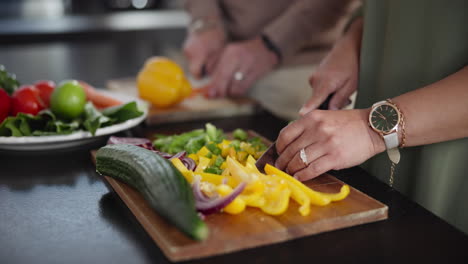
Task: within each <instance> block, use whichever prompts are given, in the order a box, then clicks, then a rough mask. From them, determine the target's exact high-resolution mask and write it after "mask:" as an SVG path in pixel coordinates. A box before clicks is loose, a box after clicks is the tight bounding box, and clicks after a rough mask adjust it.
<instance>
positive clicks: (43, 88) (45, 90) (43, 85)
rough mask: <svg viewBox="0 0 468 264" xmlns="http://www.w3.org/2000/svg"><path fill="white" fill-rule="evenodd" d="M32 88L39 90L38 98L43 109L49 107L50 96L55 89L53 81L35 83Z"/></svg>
mask: <svg viewBox="0 0 468 264" xmlns="http://www.w3.org/2000/svg"><path fill="white" fill-rule="evenodd" d="M34 86H35V87H36V88H37V90H39V96H40V97H41V100H42V102H43V103H44V105H45V107H49V106H50V95H51V94H52V92H53V91H54V89H55V82H54V81H37V82H36V83H35V84H34Z"/></svg>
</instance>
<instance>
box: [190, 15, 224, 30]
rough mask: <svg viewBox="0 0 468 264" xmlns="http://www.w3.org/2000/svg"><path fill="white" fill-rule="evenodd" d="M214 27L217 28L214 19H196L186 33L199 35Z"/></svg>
mask: <svg viewBox="0 0 468 264" xmlns="http://www.w3.org/2000/svg"><path fill="white" fill-rule="evenodd" d="M216 27H218V22H217V21H216V20H215V19H209V18H197V19H195V20H193V21H192V22H191V23H190V25H189V27H188V31H189V32H190V33H201V32H203V31H206V30H208V29H212V28H216Z"/></svg>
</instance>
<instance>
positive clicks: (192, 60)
mask: <svg viewBox="0 0 468 264" xmlns="http://www.w3.org/2000/svg"><path fill="white" fill-rule="evenodd" d="M225 44H226V34H225V33H224V32H223V31H222V30H221V29H220V28H213V29H209V30H205V31H202V32H191V33H189V35H188V36H187V38H186V39H185V42H184V46H183V52H184V54H185V57H186V58H187V60H188V64H189V71H190V73H191V74H192V76H194V77H195V78H196V79H201V78H202V77H203V74H208V75H209V74H211V73H212V72H213V70H214V68H215V65H216V62H217V60H218V57H219V56H220V54H221V51H222V50H223V48H224V46H225ZM203 68H205V69H204V70H203ZM204 71H205V72H204Z"/></svg>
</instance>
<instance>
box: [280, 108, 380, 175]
mask: <svg viewBox="0 0 468 264" xmlns="http://www.w3.org/2000/svg"><path fill="white" fill-rule="evenodd" d="M368 113H369V110H368V109H367V110H365V109H357V110H337V111H327V110H325V111H322V110H313V111H311V112H309V113H307V114H306V115H304V116H303V117H302V118H300V119H299V120H297V121H295V122H293V123H291V124H289V125H288V126H287V127H285V128H284V129H283V130H282V131H281V132H280V135H279V136H278V139H277V141H276V150H277V151H278V153H279V158H278V159H277V160H276V164H275V166H276V167H277V168H279V169H281V170H286V172H288V173H289V174H291V175H294V177H296V178H297V179H298V180H301V181H305V180H309V179H312V178H315V177H317V176H319V175H320V174H322V173H325V172H327V171H329V170H339V169H343V168H349V167H352V166H356V165H359V164H361V163H362V162H364V161H366V160H367V159H369V158H370V157H372V156H374V155H376V154H377V153H380V152H382V151H384V150H385V144H384V142H383V139H382V138H381V137H380V135H378V134H377V133H376V132H374V131H372V129H371V128H370V127H369V125H368V122H367V118H368ZM301 149H304V152H305V156H306V157H304V156H303V158H301V153H300V152H301ZM304 158H306V160H304Z"/></svg>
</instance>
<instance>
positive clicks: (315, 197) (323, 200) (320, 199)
mask: <svg viewBox="0 0 468 264" xmlns="http://www.w3.org/2000/svg"><path fill="white" fill-rule="evenodd" d="M265 172H266V173H267V174H268V175H276V176H278V177H280V178H281V179H283V180H285V181H287V182H290V183H291V184H293V185H295V186H296V187H298V188H299V189H300V190H302V191H303V192H305V193H306V194H307V196H309V198H310V202H311V203H312V204H314V205H320V206H324V205H327V204H329V203H330V202H331V199H330V197H327V196H325V195H322V193H320V192H317V191H314V190H312V189H310V188H309V187H307V186H305V185H304V184H303V183H302V182H300V181H298V180H296V179H295V178H294V177H292V176H291V175H289V174H287V173H285V172H283V171H281V170H279V169H277V168H275V167H273V166H271V165H270V164H268V163H267V164H266V165H265Z"/></svg>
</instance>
